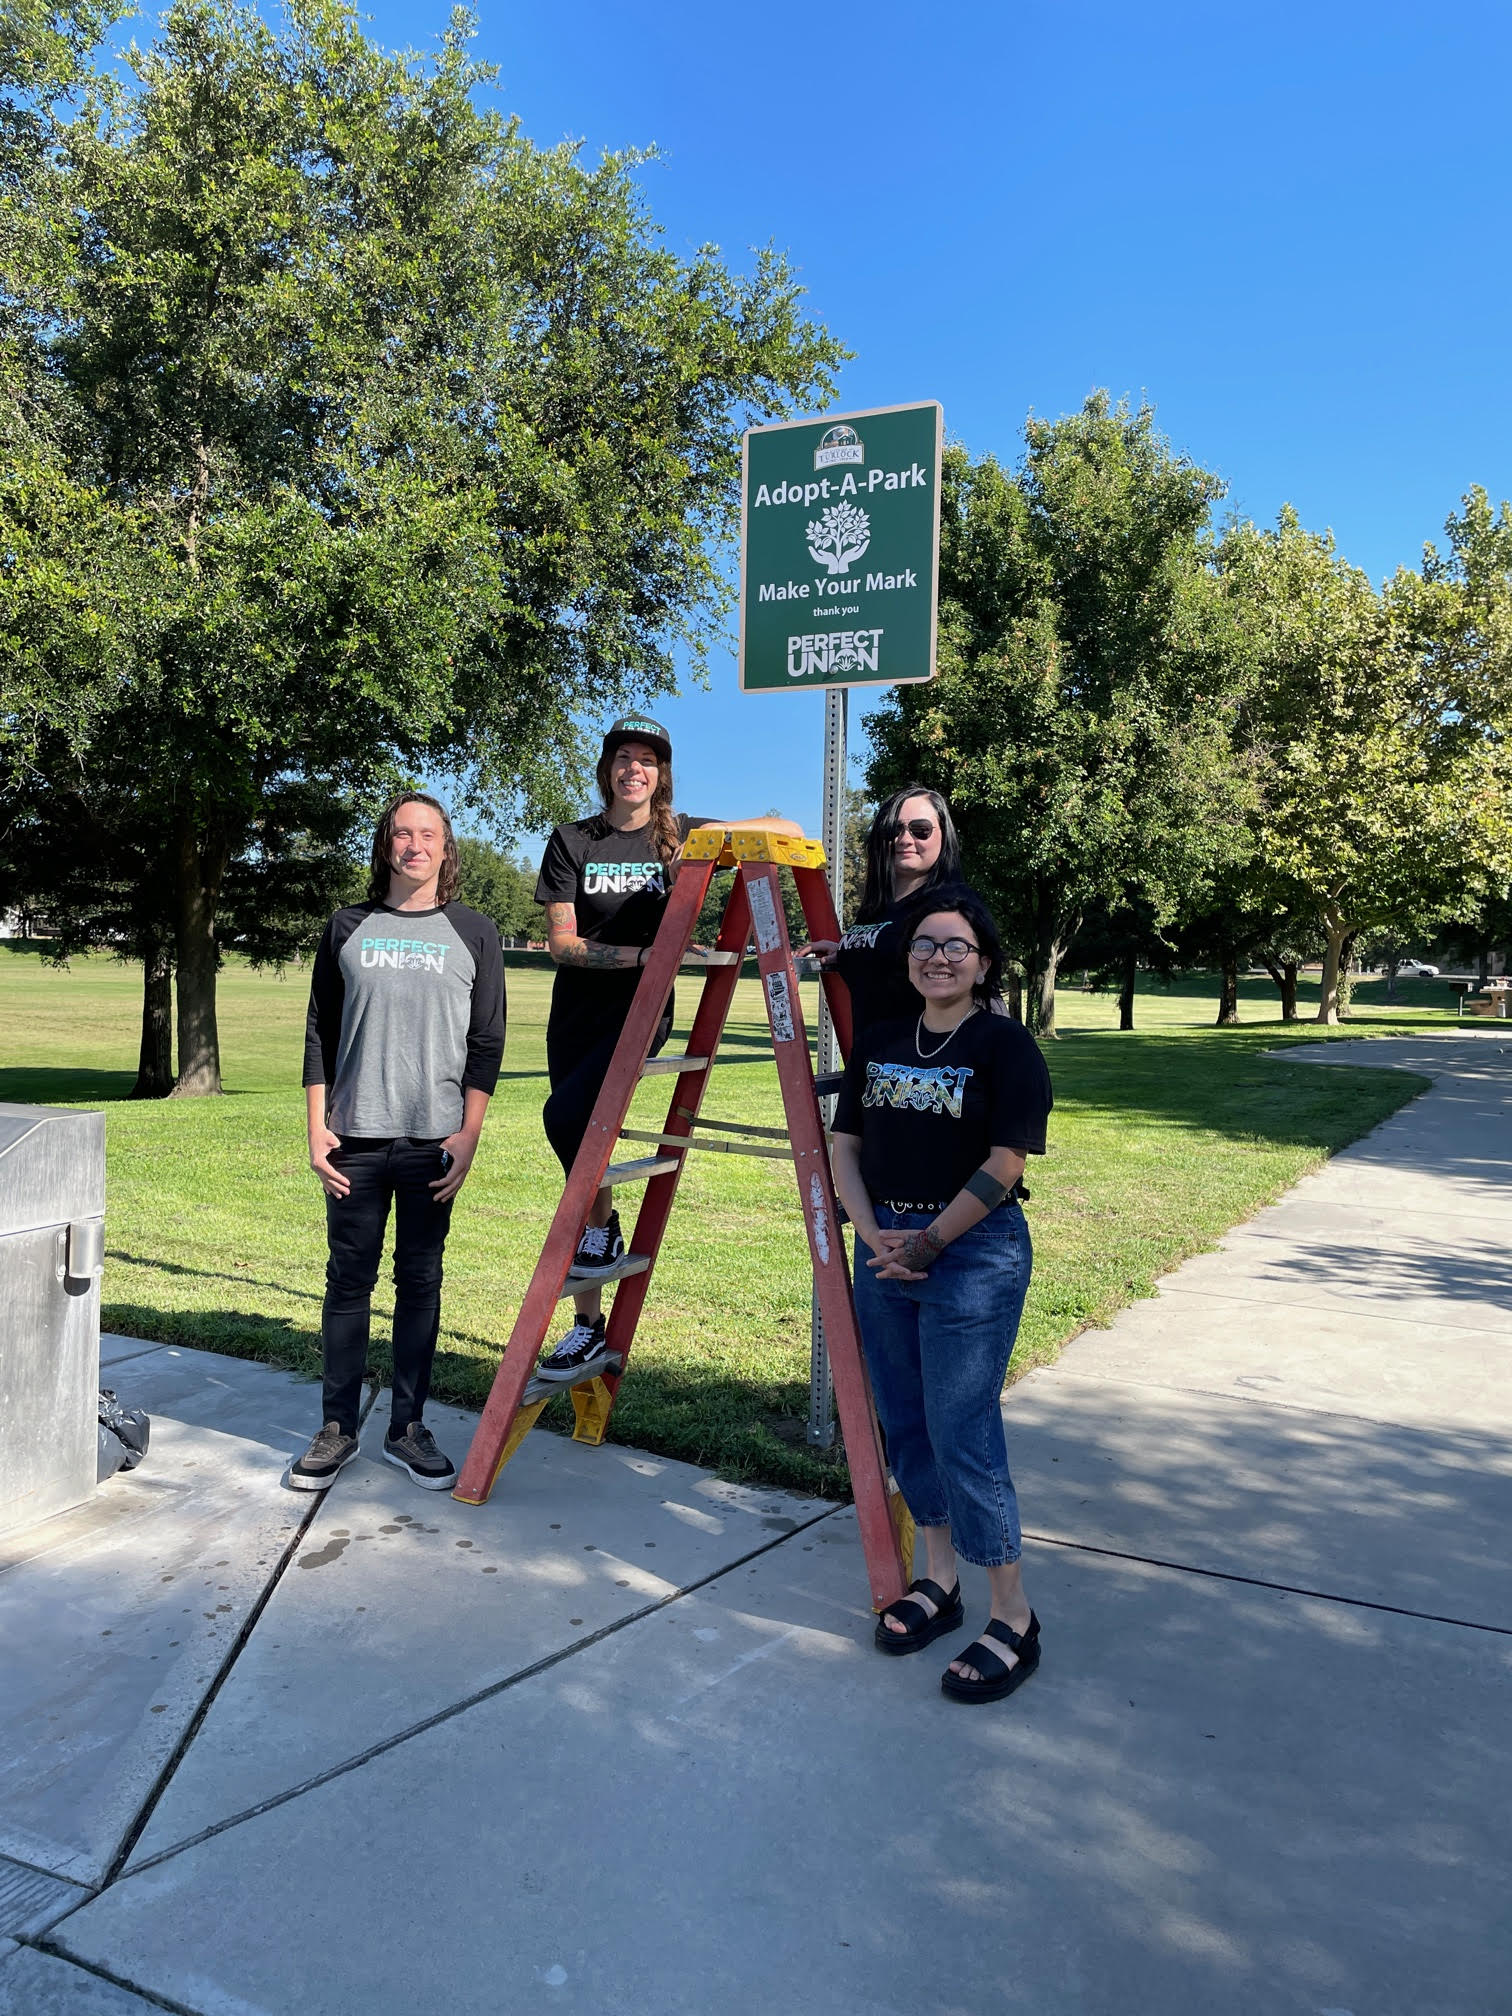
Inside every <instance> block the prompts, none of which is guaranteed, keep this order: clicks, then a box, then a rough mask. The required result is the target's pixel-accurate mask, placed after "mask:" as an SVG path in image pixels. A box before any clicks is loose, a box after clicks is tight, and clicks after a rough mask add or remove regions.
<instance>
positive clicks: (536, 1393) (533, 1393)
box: [520, 1351, 625, 1407]
mask: <svg viewBox="0 0 1512 2016" xmlns="http://www.w3.org/2000/svg"><path fill="white" fill-rule="evenodd" d="M624 1369H625V1361H624V1359H623V1358H622V1357H621V1356H620V1355H619V1353H618V1352H617V1351H611V1352H610V1353H609V1356H608V1358H607V1360H606V1361H605V1362H604V1363H603V1364H602V1365H600V1366H599V1367H598V1369H597V1370H596V1371H593V1372H590V1373H589V1374H588V1379H587V1381H586V1382H585V1383H588V1384H591V1383H592V1381H593V1380H595V1379H599V1378H602V1377H603V1375H604V1373H606V1372H622V1371H623V1370H624ZM575 1391H576V1388H575V1387H572V1386H569V1385H568V1384H567V1381H566V1380H565V1379H541V1378H535V1379H532V1380H531V1382H530V1384H529V1385H528V1386H527V1387H526V1388H525V1391H524V1392H523V1393H522V1394H521V1395H520V1405H521V1407H532V1406H534V1405H535V1403H536V1401H538V1400H552V1399H554V1398H555V1397H556V1395H557V1394H558V1393H572V1392H575Z"/></svg>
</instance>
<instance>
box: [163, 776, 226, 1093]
mask: <svg viewBox="0 0 1512 2016" xmlns="http://www.w3.org/2000/svg"><path fill="white" fill-rule="evenodd" d="M225 866H226V857H225V849H224V847H222V846H217V845H216V844H215V843H214V842H213V841H211V840H209V839H207V838H202V837H201V836H200V835H199V834H198V833H196V831H195V826H194V819H193V816H192V814H190V813H187V812H186V813H185V814H184V816H183V820H182V823H181V825H180V827H179V846H178V888H177V891H176V895H177V901H178V909H177V916H176V918H175V939H176V944H175V950H176V952H177V964H178V1082H177V1084H176V1085H175V1086H174V1088H173V1093H174V1097H175V1098H179V1099H184V1098H203V1097H205V1096H206V1095H207V1094H210V1093H218V1092H219V1091H220V1089H221V1070H220V1033H219V1030H218V1028H217V1026H216V1019H215V975H216V967H217V964H218V957H217V952H216V945H215V904H216V899H217V897H218V896H219V895H220V880H221V876H222V874H223V873H224V872H225Z"/></svg>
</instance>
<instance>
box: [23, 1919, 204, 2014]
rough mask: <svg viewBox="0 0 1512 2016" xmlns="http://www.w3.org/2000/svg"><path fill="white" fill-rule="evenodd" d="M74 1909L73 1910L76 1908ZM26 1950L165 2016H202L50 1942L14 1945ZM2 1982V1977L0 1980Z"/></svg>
mask: <svg viewBox="0 0 1512 2016" xmlns="http://www.w3.org/2000/svg"><path fill="white" fill-rule="evenodd" d="M76 1908H77V1907H76ZM17 1943H18V1944H19V1945H22V1946H30V1947H31V1949H32V1951H33V1952H35V1953H45V1954H46V1955H47V1957H48V1958H49V1959H50V1960H62V1961H64V1962H65V1963H66V1964H67V1965H68V1966H70V1967H77V1968H78V1970H79V1972H80V1973H81V1974H92V1975H93V1976H94V1977H95V1979H96V1980H97V1981H108V1982H109V1983H110V1985H111V1987H112V1988H121V1989H124V1990H125V1992H126V1993H127V1994H128V1995H135V1996H136V1997H137V1999H138V2000H139V2001H141V2002H146V2003H149V2004H150V2005H151V2007H152V2008H154V2009H166V2010H167V2012H168V2016H205V2012H204V2010H203V2009H191V2008H190V2006H189V2004H188V2003H187V2002H171V2001H169V2000H168V1999H167V1997H166V1996H163V1995H159V1994H158V1993H157V1992H156V1991H155V1990H154V1989H151V1988H144V1987H143V1986H142V1984H141V1983H140V1982H139V1981H132V1980H129V1979H128V1978H127V1977H126V1975H124V1974H112V1973H111V1971H110V1969H109V1968H108V1967H102V1966H101V1965H100V1963H99V1962H98V1961H97V1960H80V1959H79V1958H77V1956H76V1955H74V1954H72V1953H66V1952H65V1951H64V1950H63V1948H62V1947H60V1946H54V1945H53V1944H52V1943H51V1941H50V1938H37V1939H22V1940H19V1941H18V1942H17ZM0 1980H3V1977H0Z"/></svg>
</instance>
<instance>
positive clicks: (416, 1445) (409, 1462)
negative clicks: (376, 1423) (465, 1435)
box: [383, 1421, 457, 1491]
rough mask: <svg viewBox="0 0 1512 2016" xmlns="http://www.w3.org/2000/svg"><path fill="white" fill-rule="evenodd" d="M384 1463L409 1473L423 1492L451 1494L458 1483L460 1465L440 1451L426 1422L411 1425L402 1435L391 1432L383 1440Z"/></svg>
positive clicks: (416, 1422) (412, 1422)
mask: <svg viewBox="0 0 1512 2016" xmlns="http://www.w3.org/2000/svg"><path fill="white" fill-rule="evenodd" d="M383 1460H384V1462H385V1463H397V1464H398V1466H399V1468H400V1469H401V1470H408V1472H409V1474H410V1476H411V1477H412V1478H413V1479H414V1481H415V1482H416V1483H417V1484H418V1485H419V1486H420V1489H421V1490H422V1491H450V1489H451V1488H452V1486H453V1484H455V1483H456V1481H457V1466H456V1464H455V1463H453V1461H452V1460H451V1458H450V1456H447V1455H445V1454H444V1453H443V1452H442V1451H441V1450H440V1449H438V1448H437V1447H436V1438H435V1436H434V1435H432V1433H431V1431H430V1430H429V1428H427V1427H426V1425H425V1423H424V1422H423V1421H411V1423H410V1425H409V1426H408V1428H406V1429H405V1431H404V1433H403V1434H402V1435H396V1434H395V1433H394V1431H393V1429H392V1428H391V1429H390V1430H389V1432H388V1433H387V1435H385V1436H384V1438H383Z"/></svg>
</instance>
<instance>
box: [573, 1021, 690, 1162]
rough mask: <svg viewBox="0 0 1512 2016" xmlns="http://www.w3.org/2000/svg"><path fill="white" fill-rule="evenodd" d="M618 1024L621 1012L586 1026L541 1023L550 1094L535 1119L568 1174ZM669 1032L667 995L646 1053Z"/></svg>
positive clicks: (615, 1040)
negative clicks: (543, 1024) (538, 1120)
mask: <svg viewBox="0 0 1512 2016" xmlns="http://www.w3.org/2000/svg"><path fill="white" fill-rule="evenodd" d="M624 1026H625V1020H624V1017H623V1016H615V1017H613V1018H612V1019H611V1020H610V1021H608V1022H607V1023H598V1024H595V1025H591V1026H590V1027H588V1028H586V1029H585V1028H584V1026H583V1025H582V1024H581V1023H569V1024H567V1025H566V1026H565V1027H559V1028H556V1029H553V1028H552V1026H551V1024H550V1022H548V1023H547V1024H546V1075H547V1077H548V1078H549V1079H550V1081H551V1097H550V1098H549V1099H548V1100H547V1101H546V1104H545V1106H544V1108H543V1109H542V1112H541V1119H542V1122H543V1123H544V1125H545V1128H546V1139H547V1140H548V1141H549V1142H550V1143H551V1145H552V1147H553V1149H555V1151H556V1158H557V1160H558V1161H559V1162H560V1163H561V1165H562V1168H563V1170H564V1171H565V1172H566V1173H567V1174H568V1175H569V1176H570V1175H571V1174H572V1165H573V1163H574V1162H575V1161H576V1160H577V1152H578V1150H579V1148H581V1147H582V1145H583V1136H584V1135H585V1134H586V1133H587V1132H588V1122H589V1121H590V1120H591V1119H592V1118H593V1109H594V1107H595V1106H596V1105H597V1104H598V1095H599V1092H600V1090H601V1089H602V1087H603V1083H604V1073H605V1072H606V1071H607V1070H608V1069H609V1060H610V1058H611V1057H613V1055H614V1050H615V1045H616V1044H617V1043H618V1042H619V1039H620V1031H621V1030H622V1029H623V1028H624ZM671 1034H672V1003H671V1002H670V1001H669V1002H668V1003H667V1012H666V1013H665V1014H664V1015H663V1016H662V1019H661V1021H660V1023H659V1024H658V1025H657V1031H656V1034H655V1036H653V1037H652V1039H651V1048H650V1049H649V1050H648V1051H647V1052H646V1055H647V1056H648V1057H654V1056H655V1055H656V1053H657V1051H658V1050H660V1049H661V1047H662V1045H663V1044H664V1043H665V1042H666V1040H667V1038H668V1037H669V1036H670V1035H671Z"/></svg>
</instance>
